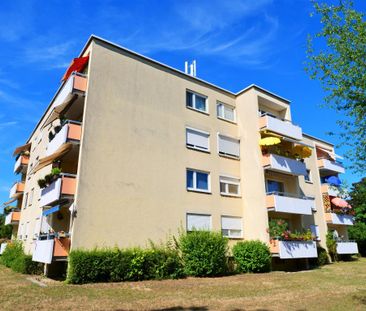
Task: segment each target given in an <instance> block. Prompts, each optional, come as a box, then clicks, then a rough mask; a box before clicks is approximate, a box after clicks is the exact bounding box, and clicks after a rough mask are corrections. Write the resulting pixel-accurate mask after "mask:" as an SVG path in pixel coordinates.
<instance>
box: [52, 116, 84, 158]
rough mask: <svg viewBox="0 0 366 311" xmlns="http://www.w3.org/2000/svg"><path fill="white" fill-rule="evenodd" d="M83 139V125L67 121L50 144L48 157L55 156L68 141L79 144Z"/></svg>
mask: <svg viewBox="0 0 366 311" xmlns="http://www.w3.org/2000/svg"><path fill="white" fill-rule="evenodd" d="M80 139H81V123H80V122H76V121H67V123H66V124H64V125H63V126H62V128H61V130H60V131H59V132H58V133H57V134H56V135H55V137H54V138H53V139H52V140H51V141H50V142H49V144H48V146H47V150H46V156H49V155H51V154H53V153H54V152H55V151H56V150H57V149H58V148H60V147H61V146H62V145H63V144H64V143H66V142H68V141H74V142H79V141H80Z"/></svg>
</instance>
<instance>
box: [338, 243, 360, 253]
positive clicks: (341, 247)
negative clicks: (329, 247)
mask: <svg viewBox="0 0 366 311" xmlns="http://www.w3.org/2000/svg"><path fill="white" fill-rule="evenodd" d="M337 254H340V255H343V254H358V246H357V243H356V242H337Z"/></svg>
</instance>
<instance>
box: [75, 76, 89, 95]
mask: <svg viewBox="0 0 366 311" xmlns="http://www.w3.org/2000/svg"><path fill="white" fill-rule="evenodd" d="M74 77H75V78H74V89H76V90H78V91H81V92H86V87H87V84H88V79H87V78H86V77H82V76H78V75H75V76H74Z"/></svg>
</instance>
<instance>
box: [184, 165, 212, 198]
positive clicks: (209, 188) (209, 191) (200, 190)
mask: <svg viewBox="0 0 366 311" xmlns="http://www.w3.org/2000/svg"><path fill="white" fill-rule="evenodd" d="M188 171H191V172H193V187H192V188H191V187H188V185H187V184H188V182H187V181H188V180H187V175H188V174H187V173H188ZM197 173H203V174H207V186H208V189H207V190H205V189H199V188H197V187H196V186H197ZM186 189H187V190H188V191H194V192H202V193H211V174H210V172H207V171H202V170H197V169H194V168H186Z"/></svg>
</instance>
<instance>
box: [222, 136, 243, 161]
mask: <svg viewBox="0 0 366 311" xmlns="http://www.w3.org/2000/svg"><path fill="white" fill-rule="evenodd" d="M220 136H221V137H226V138H229V139H233V140H237V141H238V143H239V155H238V156H236V155H231V154H228V153H224V152H221V151H220ZM217 153H218V154H219V156H221V157H226V158H231V159H236V160H240V138H236V137H232V136H228V135H225V134H221V133H219V132H218V133H217Z"/></svg>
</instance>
